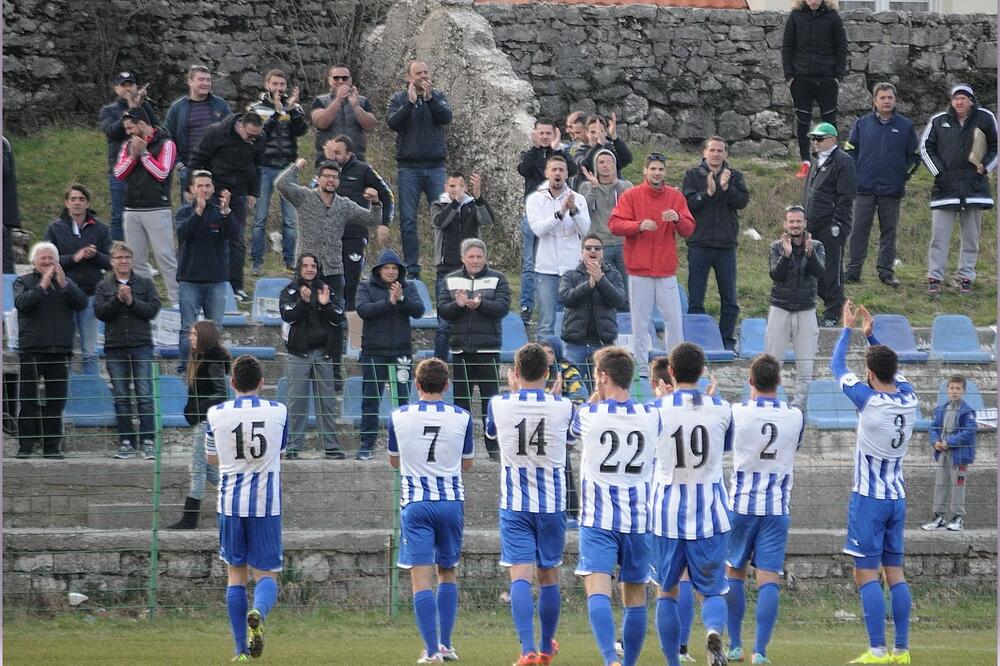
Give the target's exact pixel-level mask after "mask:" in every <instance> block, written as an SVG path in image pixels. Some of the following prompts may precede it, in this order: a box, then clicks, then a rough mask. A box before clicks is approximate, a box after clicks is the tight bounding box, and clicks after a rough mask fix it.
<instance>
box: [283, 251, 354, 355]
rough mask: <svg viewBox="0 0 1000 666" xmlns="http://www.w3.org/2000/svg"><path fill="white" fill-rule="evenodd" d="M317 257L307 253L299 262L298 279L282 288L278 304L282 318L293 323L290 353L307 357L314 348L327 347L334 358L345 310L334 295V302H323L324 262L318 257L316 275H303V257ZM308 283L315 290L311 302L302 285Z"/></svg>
mask: <svg viewBox="0 0 1000 666" xmlns="http://www.w3.org/2000/svg"><path fill="white" fill-rule="evenodd" d="M306 256H314V255H309V254H303V255H302V256H300V257H299V260H298V263H297V264H296V265H295V278H294V279H293V280H292V281H291V282H289V283H288V285H287V286H286V287H285V288H284V289H282V290H281V295H280V296H279V299H278V303H279V308H280V312H281V319H282V320H283V321H284V322H285V323H287V324H289V327H288V336H287V338H286V339H285V346H286V347H287V348H288V353H289V354H293V355H295V356H305V355H306V354H308V353H309V352H311V351H316V350H323V351H324V352H325V355H326V356H328V357H330V356H332V354H333V353H334V351H337V352H339V351H340V350H339V349H337V347H339V344H340V336H339V335H337V331H336V329H337V328H338V327H339V326H340V321H341V318H342V317H343V312H342V311H340V310H338V309H337V306H336V304H335V299H334V298H333V296H332V294H331V297H330V302H328V303H326V304H325V305H323V304H321V303H320V302H319V297H318V294H319V291H320V290H321V289H322V287H323V286H324V285H325V284H326V283H324V282H323V280H322V275H323V265H322V264H321V263H320V261H319V259H316V268H317V270H316V278H315V279H313V280H307V279H305V278H304V277H302V257H306ZM302 286H307V287H309V288H310V289H311V290H312V295H311V297H310V299H309V301H308V302H306V301H305V300H303V299H302V296H301V294H299V288H300V287H302Z"/></svg>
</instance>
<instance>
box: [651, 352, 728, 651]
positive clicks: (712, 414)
mask: <svg viewBox="0 0 1000 666" xmlns="http://www.w3.org/2000/svg"><path fill="white" fill-rule="evenodd" d="M704 369H705V353H704V352H703V351H702V350H701V348H700V347H699V346H698V345H695V344H692V343H690V342H682V343H680V344H678V345H676V346H675V347H674V348H673V350H671V352H670V376H671V378H672V379H673V384H674V391H673V393H671V394H669V395H666V396H664V397H662V398H659V399H658V400H657V401H656V403H655V404H656V406H657V408H658V409H659V411H660V420H661V422H662V424H663V432H662V434H661V435H660V438H659V441H658V442H657V446H656V465H655V469H654V472H653V501H652V506H651V511H652V514H653V515H652V531H653V535H654V537H653V545H652V557H651V562H652V568H653V578H654V581H655V582H656V584H657V585H658V586H659V587H660V592H659V599H658V600H657V604H656V624H657V629H658V631H659V635H660V648H661V649H662V650H663V654H664V656H665V657H666V659H667V663H668V664H669V665H670V666H679V664H680V618H679V616H678V612H677V593H678V582H679V581H680V577H681V572H682V571H683V570H684V567H687V569H688V573H689V574H690V577H691V583H692V585H693V586H694V589H695V590H696V591H697V592H699V593H700V594H701V595H702V596H703V597H704V602H703V604H702V607H701V619H702V622H703V624H704V625H705V627H706V629H707V630H708V635H707V637H706V647H707V649H708V655H709V664H711V665H713V666H721V665H724V664H726V656H725V654H724V653H723V649H722V632H723V630H724V628H725V625H726V602H725V600H724V599H723V597H722V595H724V594H725V593H726V591H727V590H728V587H727V585H726V572H725V559H726V532H728V531H729V529H730V523H729V507H728V503H729V502H728V497H727V494H726V488H725V482H724V480H723V476H722V454H723V452H724V451H728V450H730V449H731V448H732V438H733V415H732V410H731V409H730V407H729V403H727V402H726V401H725V400H722V399H721V398H719V397H717V396H711V395H707V394H705V393H702V392H701V391H700V390H699V389H698V378H699V377H701V374H702V372H703V371H704Z"/></svg>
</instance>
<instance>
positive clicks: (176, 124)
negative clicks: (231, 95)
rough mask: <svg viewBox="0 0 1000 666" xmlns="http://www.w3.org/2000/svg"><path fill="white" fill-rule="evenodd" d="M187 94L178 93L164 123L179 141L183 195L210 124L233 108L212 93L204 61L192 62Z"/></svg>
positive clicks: (178, 166)
mask: <svg viewBox="0 0 1000 666" xmlns="http://www.w3.org/2000/svg"><path fill="white" fill-rule="evenodd" d="M187 87H188V94H187V95H185V96H184V97H178V98H177V99H176V100H174V103H173V104H171V105H170V108H169V109H168V110H167V118H166V120H165V121H164V125H165V126H166V128H167V131H169V132H170V136H172V137H174V140H175V141H176V142H177V177H178V180H179V181H180V189H181V198H182V199H183V197H184V195H185V194H186V193H187V191H188V170H189V168H190V166H189V160H190V159H191V156H192V155H193V154H194V149H195V148H197V147H198V144H199V143H201V137H202V136H203V135H204V134H205V130H207V129H208V126H209V125H212V124H214V123H217V122H219V121H221V120H222V119H223V118H225V117H226V116H228V115H229V114H230V113H232V111H231V110H230V108H229V104H228V103H227V102H226V100H224V99H222V98H221V97H218V96H216V95H214V94H213V93H212V72H211V71H210V70H209V69H208V67H205V66H204V65H191V67H189V68H188V72H187Z"/></svg>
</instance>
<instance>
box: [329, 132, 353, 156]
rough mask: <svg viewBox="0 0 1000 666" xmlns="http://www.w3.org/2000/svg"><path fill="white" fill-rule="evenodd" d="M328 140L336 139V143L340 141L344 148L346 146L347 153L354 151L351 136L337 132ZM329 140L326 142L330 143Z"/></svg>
mask: <svg viewBox="0 0 1000 666" xmlns="http://www.w3.org/2000/svg"><path fill="white" fill-rule="evenodd" d="M330 141H336V142H337V143H342V144H344V148H347V152H349V153H353V152H354V142H353V141H352V140H351V137H349V136H347V135H346V134H338V135H337V136H335V137H333V138H332V139H330ZM330 141H327V143H330Z"/></svg>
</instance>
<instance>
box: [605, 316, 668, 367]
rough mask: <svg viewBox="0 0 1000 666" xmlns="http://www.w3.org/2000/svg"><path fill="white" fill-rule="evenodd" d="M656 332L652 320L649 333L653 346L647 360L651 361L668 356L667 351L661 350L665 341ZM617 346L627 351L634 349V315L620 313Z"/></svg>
mask: <svg viewBox="0 0 1000 666" xmlns="http://www.w3.org/2000/svg"><path fill="white" fill-rule="evenodd" d="M656 330H657V329H656V324H655V323H654V322H653V321H652V320H650V322H649V331H648V332H649V337H650V341H651V346H650V349H649V358H648V359H647V360H649V361H651V360H653V359H654V358H656V357H658V356H666V354H667V352H666V351H664V350H663V349H660V348H659V346H660V344H662V342H663V340H662V339H661V338H660V336H659V335H658V334H657V333H656ZM616 344H618V345H620V346H622V347H625V349H632V348H633V347H634V345H633V343H632V315H631V314H630V313H628V312H619V313H618V340H617V342H616Z"/></svg>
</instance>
